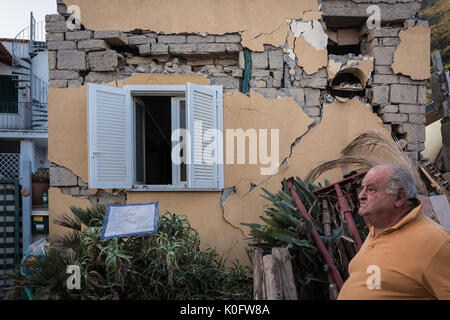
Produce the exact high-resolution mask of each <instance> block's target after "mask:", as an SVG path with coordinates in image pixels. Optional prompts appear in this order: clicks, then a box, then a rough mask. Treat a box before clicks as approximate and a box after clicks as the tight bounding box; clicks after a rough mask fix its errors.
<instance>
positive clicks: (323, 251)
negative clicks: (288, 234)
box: [287, 178, 344, 290]
mask: <svg viewBox="0 0 450 320" xmlns="http://www.w3.org/2000/svg"><path fill="white" fill-rule="evenodd" d="M292 180H293V179H292V178H290V179H288V181H287V185H288V187H289V191H290V192H291V195H292V197H293V198H294V202H295V205H296V206H297V210H298V211H299V212H300V213H301V214H302V215H303V216H304V217H305V218H306V219H308V220H309V221H311V224H312V220H311V217H310V216H309V214H308V211H306V208H305V206H304V205H303V203H302V201H301V200H300V198H299V196H298V194H297V192H296V191H295V189H294V185H293V184H292ZM311 235H312V237H313V239H314V243H315V244H316V246H317V248H318V249H319V251H320V253H321V254H322V256H323V258H324V259H325V262H326V263H327V265H328V266H329V267H330V269H331V275H332V276H333V280H334V282H336V285H337V286H338V288H339V290H340V289H341V288H342V286H343V284H344V281H343V280H342V278H341V275H340V274H339V271H338V270H337V268H336V265H335V264H334V261H333V260H332V259H331V257H330V254H329V253H328V250H327V248H326V247H325V245H324V243H323V241H322V239H321V238H320V235H319V233H318V232H317V229H316V228H315V227H314V225H312V228H311Z"/></svg>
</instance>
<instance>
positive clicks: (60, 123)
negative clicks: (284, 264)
mask: <svg viewBox="0 0 450 320" xmlns="http://www.w3.org/2000/svg"><path fill="white" fill-rule="evenodd" d="M188 81H190V82H196V83H199V84H206V83H207V81H206V78H205V77H204V76H197V77H192V76H186V75H184V76H183V75H160V76H157V77H155V76H154V75H139V76H135V77H131V78H130V79H128V80H126V83H127V84H128V83H134V84H137V83H139V84H160V83H172V84H183V83H186V82H188ZM109 85H115V84H114V83H111V84H109ZM120 85H122V84H120V83H119V86H120ZM63 101H64V103H62V102H63ZM86 104H87V102H86V87H85V86H81V87H79V88H65V89H52V90H50V96H49V106H50V110H49V117H50V119H49V137H50V140H49V159H50V161H51V162H52V163H53V164H54V165H57V166H61V167H64V168H65V170H68V171H71V172H72V173H73V175H74V176H75V177H78V179H81V180H82V182H83V181H86V180H87V174H88V170H87V169H88V168H87V165H86V163H87V144H86V141H87V131H86V129H82V130H80V128H79V126H78V125H77V124H81V123H87V119H86V108H87V105H86ZM68 112H70V113H71V116H70V117H67V116H66V115H67V113H68ZM275 115H277V116H275ZM312 123H313V121H312V120H311V119H310V118H309V117H308V116H307V115H306V114H305V113H304V112H303V111H302V109H301V108H299V107H298V104H297V103H296V102H295V100H294V99H293V98H292V97H284V98H279V99H275V100H274V99H267V98H265V97H263V96H262V95H260V94H258V93H256V92H255V93H252V94H251V95H250V96H246V95H244V94H241V93H227V94H225V96H224V129H227V128H230V129H237V128H244V129H245V128H251V127H256V128H269V129H270V128H279V129H280V163H281V162H282V161H283V160H284V159H285V158H288V160H287V164H282V165H281V166H280V169H279V171H278V172H277V173H276V174H274V175H271V176H261V175H260V171H259V169H260V168H261V167H265V166H261V165H260V164H255V165H251V164H246V165H226V166H225V187H226V188H230V187H234V188H235V193H233V192H232V193H231V194H230V195H229V196H228V198H227V199H226V200H225V202H224V204H223V205H222V194H221V192H127V193H126V200H125V199H124V200H125V202H126V203H142V202H150V201H156V200H158V201H159V203H160V211H161V212H163V211H164V210H170V211H173V212H176V213H178V214H186V215H187V216H188V218H189V219H190V221H191V223H192V226H193V227H194V228H196V229H197V230H198V231H199V233H200V236H201V239H202V244H203V246H208V245H209V246H214V247H216V248H218V250H219V251H220V252H222V253H226V254H229V256H230V258H238V259H240V260H241V261H243V262H248V261H247V256H246V252H245V236H246V235H247V232H248V230H246V228H243V227H242V226H241V225H240V224H241V223H243V222H255V221H258V219H259V218H258V217H259V216H260V215H261V214H262V213H263V209H264V205H266V204H267V203H266V201H265V200H264V199H263V198H262V197H261V196H260V194H261V193H262V191H261V187H265V188H267V189H268V190H271V191H276V190H278V189H279V187H280V181H281V180H282V179H283V177H286V178H287V177H290V176H297V175H298V176H303V175H304V174H305V173H306V172H307V170H308V169H310V168H312V167H313V166H314V165H315V164H316V163H317V162H318V161H321V160H324V159H329V158H331V157H334V156H337V155H338V154H339V151H340V149H341V148H342V147H343V146H345V145H346V144H347V143H348V142H350V141H351V139H352V138H354V137H355V136H356V135H357V134H358V133H359V132H360V131H362V130H364V129H367V128H368V127H370V128H377V129H379V130H384V129H383V127H382V123H381V119H380V118H378V117H377V116H376V115H375V114H373V113H372V112H371V109H370V107H369V106H368V105H365V104H363V103H362V102H360V101H358V100H356V99H355V100H351V101H350V102H348V103H340V102H337V101H336V102H334V103H332V104H329V105H326V106H325V107H324V117H323V120H322V122H321V123H320V124H319V125H317V126H315V127H312V126H311V124H312ZM82 127H84V128H86V127H85V126H82ZM62 128H64V130H63V129H62ZM385 133H386V134H388V132H387V131H385ZM299 137H301V139H300V141H297V142H298V143H297V144H296V145H295V146H294V147H293V148H292V152H291V146H292V144H293V143H294V142H296V140H298V138H299ZM225 144H226V142H225ZM268 148H269V150H270V146H268ZM327 177H328V178H330V179H334V178H337V177H339V173H338V172H334V173H329V174H328V175H327ZM76 181H77V180H76V178H75V180H73V183H72V184H74V183H75V182H76ZM69 184H70V183H69ZM252 185H253V189H252V190H250V189H251V186H252ZM65 188H67V189H65ZM70 188H73V187H70V186H66V187H52V188H51V191H50V197H49V199H50V216H51V218H52V219H54V218H55V217H57V216H59V215H60V214H62V213H63V212H64V211H66V212H67V211H68V208H69V206H71V205H77V206H88V205H90V203H91V202H90V201H89V200H91V201H92V200H94V201H95V199H96V198H95V197H94V198H93V197H92V195H94V194H95V193H96V192H98V191H97V190H91V189H87V187H85V188H86V189H87V193H86V194H85V195H80V194H78V195H76V193H74V195H76V196H74V197H71V196H70V192H71V189H70ZM78 188H80V187H79V186H78ZM106 192H109V193H113V192H115V193H116V194H118V193H119V191H118V190H106ZM63 208H65V210H63ZM61 231H62V229H61V228H59V227H57V226H56V225H54V224H51V225H50V233H51V235H56V234H59V233H60V232H61Z"/></svg>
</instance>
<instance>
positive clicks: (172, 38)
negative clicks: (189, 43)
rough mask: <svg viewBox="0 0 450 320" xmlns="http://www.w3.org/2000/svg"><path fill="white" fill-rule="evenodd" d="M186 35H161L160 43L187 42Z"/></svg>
mask: <svg viewBox="0 0 450 320" xmlns="http://www.w3.org/2000/svg"><path fill="white" fill-rule="evenodd" d="M185 42H186V36H178V35H177V36H175V35H159V36H158V43H185Z"/></svg>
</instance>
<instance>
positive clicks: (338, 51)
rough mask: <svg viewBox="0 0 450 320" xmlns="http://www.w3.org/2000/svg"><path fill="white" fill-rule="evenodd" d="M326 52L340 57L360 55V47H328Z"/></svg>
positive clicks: (356, 45) (357, 45)
mask: <svg viewBox="0 0 450 320" xmlns="http://www.w3.org/2000/svg"><path fill="white" fill-rule="evenodd" d="M327 50H328V54H335V55H341V56H342V55H346V54H349V53H352V54H354V55H355V56H357V55H360V54H361V46H360V45H359V44H355V45H348V46H338V45H328V46H327Z"/></svg>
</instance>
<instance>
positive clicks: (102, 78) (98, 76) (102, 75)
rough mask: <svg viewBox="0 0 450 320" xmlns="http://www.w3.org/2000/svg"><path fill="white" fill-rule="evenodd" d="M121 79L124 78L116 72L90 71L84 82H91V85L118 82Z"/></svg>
mask: <svg viewBox="0 0 450 320" xmlns="http://www.w3.org/2000/svg"><path fill="white" fill-rule="evenodd" d="M122 78H124V76H121V75H119V74H117V72H115V71H109V72H96V71H91V72H89V74H88V75H87V76H86V77H85V78H84V81H85V82H93V83H102V82H112V81H116V80H120V79H122Z"/></svg>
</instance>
